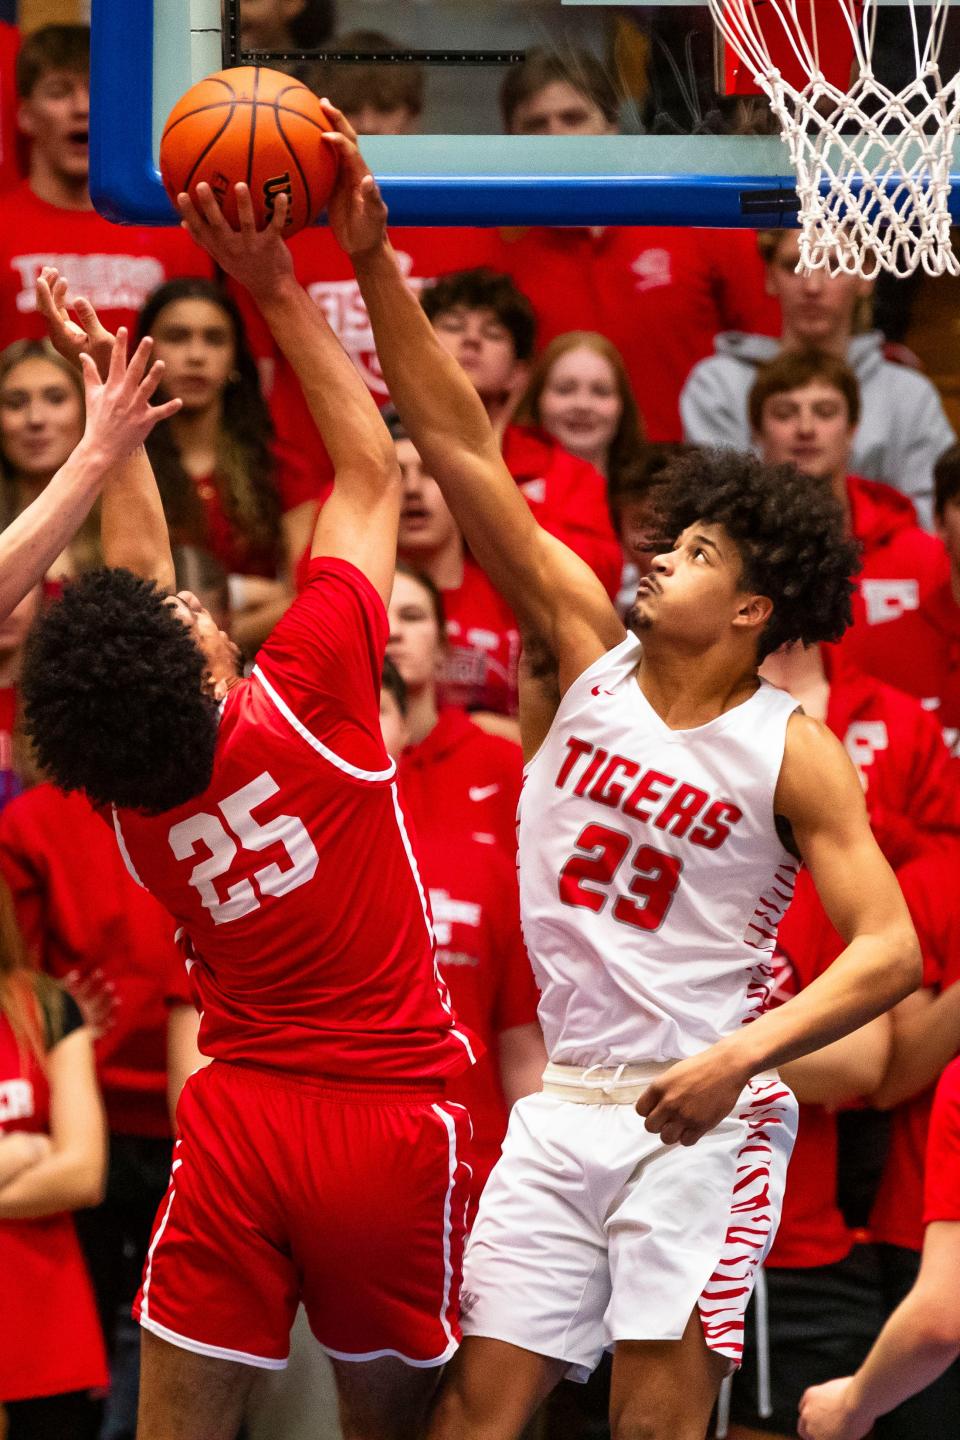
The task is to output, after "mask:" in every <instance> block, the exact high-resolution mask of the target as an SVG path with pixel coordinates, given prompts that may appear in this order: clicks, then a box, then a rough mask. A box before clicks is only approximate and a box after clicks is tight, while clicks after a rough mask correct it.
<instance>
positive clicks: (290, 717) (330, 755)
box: [251, 665, 397, 784]
mask: <svg viewBox="0 0 960 1440" xmlns="http://www.w3.org/2000/svg"><path fill="white" fill-rule="evenodd" d="M251 674H252V675H253V676H254V677H255V678H256V679H257V680H259V682H260V684H261V685H262V686H263V688H264V690H265V691H266V693H267V695H268V696H269V698H270V699H271V700H272V701H273V703H274V705H275V706H276V707H277V709H278V710H279V711H280V714H281V715H282V716H283V718H284V719H285V720H286V721H287V722H288V724H290V725H292V726H293V728H294V730H296V732H297V734H298V735H299V736H300V737H301V738H302V739H304V740H306V742H307V744H308V745H310V746H312V748H313V749H314V750H316V751H317V753H318V755H322V756H323V758H324V760H328V761H329V762H330V764H331V765H333V766H335V767H336V769H337V770H341V771H342V772H343V773H344V775H349V776H350V777H351V779H353V780H364V781H366V782H367V783H369V784H377V783H382V782H384V781H386V780H392V779H393V777H394V775H395V774H396V773H397V765H396V761H395V760H391V761H390V765H389V767H388V768H387V769H386V770H361V769H360V767H359V766H358V765H352V764H351V763H350V761H349V760H344V759H343V757H342V756H341V755H338V754H337V753H336V751H335V750H331V749H330V747H329V745H324V743H323V741H322V740H319V739H318V738H317V736H316V735H314V734H313V733H312V732H311V731H310V730H308V729H307V727H306V726H305V725H304V724H303V722H302V721H300V720H298V719H297V717H296V715H294V713H293V711H292V710H291V709H290V706H289V705H288V704H287V702H286V701H285V700H284V699H283V698H282V696H280V695H279V694H278V693H277V691H276V690H275V689H274V687H273V686H272V685H271V684H270V681H269V680H268V679H267V677H266V675H264V673H263V671H262V670H261V669H260V666H259V665H254V667H253V670H252V671H251Z"/></svg>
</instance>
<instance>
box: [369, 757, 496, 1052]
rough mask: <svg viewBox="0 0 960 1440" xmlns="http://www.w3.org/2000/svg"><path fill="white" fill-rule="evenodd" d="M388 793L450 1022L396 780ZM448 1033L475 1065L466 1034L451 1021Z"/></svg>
mask: <svg viewBox="0 0 960 1440" xmlns="http://www.w3.org/2000/svg"><path fill="white" fill-rule="evenodd" d="M390 795H391V797H392V799H393V813H394V815H395V816H396V820H397V829H398V830H399V831H400V839H401V840H402V841H403V849H404V853H405V854H406V857H407V863H408V864H409V866H410V870H411V873H412V875H413V881H414V884H415V885H416V887H417V894H418V895H419V897H420V907H421V909H422V910H423V923H424V925H426V927H427V935H428V936H429V938H430V948H431V950H432V951H433V978H434V980H435V981H436V985H437V995H438V997H439V1000H440V1004H441V1006H442V1008H443V1010H444V1011H445V1013H446V1014H447V1015H448V1016H449V1017H450V1020H451V1022H452V1021H453V1019H454V1014H453V1006H452V1005H451V1004H450V995H449V992H448V990H447V987H446V985H445V984H444V982H443V980H442V978H441V975H440V968H439V966H438V964H437V937H436V935H435V934H434V932H433V925H432V924H431V922H430V906H429V905H428V904H427V892H426V891H425V890H424V888H423V881H422V880H421V878H420V868H419V866H418V865H417V857H416V855H415V854H414V853H413V846H412V845H411V844H410V836H409V835H408V833H407V825H406V821H405V820H404V818H403V807H402V806H401V804H400V795H399V793H398V791H397V782H396V781H394V782H393V783H392V784H391V786H390ZM450 1034H451V1035H454V1036H455V1037H456V1038H457V1039H458V1040H459V1041H460V1044H461V1045H462V1046H463V1048H464V1049H465V1050H466V1052H467V1054H468V1055H469V1057H470V1064H471V1065H476V1063H477V1057H476V1055H474V1053H473V1046H472V1045H471V1044H470V1041H469V1040H468V1039H467V1037H466V1035H464V1034H463V1033H462V1032H461V1031H460V1030H458V1029H457V1028H456V1026H455V1025H454V1024H452V1023H451V1026H450Z"/></svg>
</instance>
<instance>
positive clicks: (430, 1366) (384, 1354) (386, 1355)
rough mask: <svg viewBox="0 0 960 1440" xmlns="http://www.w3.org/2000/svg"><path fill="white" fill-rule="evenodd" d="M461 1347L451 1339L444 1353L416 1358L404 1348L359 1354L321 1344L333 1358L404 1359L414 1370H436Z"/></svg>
mask: <svg viewBox="0 0 960 1440" xmlns="http://www.w3.org/2000/svg"><path fill="white" fill-rule="evenodd" d="M318 1343H319V1342H318ZM459 1348H460V1346H459V1341H457V1340H451V1341H450V1344H449V1345H448V1346H447V1348H446V1350H444V1351H443V1353H442V1354H440V1355H434V1356H433V1357H432V1358H431V1359H430V1360H414V1359H413V1357H412V1356H410V1355H404V1353H403V1351H402V1350H366V1351H364V1353H363V1354H359V1353H356V1352H354V1351H351V1350H331V1349H330V1346H329V1345H321V1346H320V1349H321V1350H322V1351H323V1353H324V1355H329V1356H330V1358H331V1360H346V1361H349V1362H352V1363H356V1364H358V1365H359V1364H362V1363H363V1362H364V1361H365V1360H402V1361H403V1363H404V1365H409V1366H410V1367H411V1369H413V1370H434V1369H436V1367H437V1366H438V1365H446V1363H447V1361H448V1360H449V1359H450V1358H451V1356H453V1355H455V1354H456V1353H457V1350H458V1349H459ZM284 1363H286V1362H284Z"/></svg>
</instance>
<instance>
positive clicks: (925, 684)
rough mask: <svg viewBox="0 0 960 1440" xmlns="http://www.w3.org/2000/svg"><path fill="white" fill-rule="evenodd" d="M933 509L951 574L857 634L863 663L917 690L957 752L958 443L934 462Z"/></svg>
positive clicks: (959, 705)
mask: <svg viewBox="0 0 960 1440" xmlns="http://www.w3.org/2000/svg"><path fill="white" fill-rule="evenodd" d="M933 478H934V487H935V488H934V515H935V520H936V527H937V534H938V535H939V536H940V538H941V540H942V541H943V543H944V545H945V546H946V550H947V557H948V559H949V563H950V574H949V577H948V578H947V579H945V580H944V581H943V583H942V584H941V585H939V586H937V588H936V589H934V590H930V591H928V592H927V593H926V594H925V595H924V597H923V598H922V599H921V600H920V603H919V604H918V605H917V607H916V609H915V610H908V611H906V612H905V614H903V615H901V616H900V618H899V619H897V620H894V621H893V623H892V624H890V625H885V626H883V627H882V628H873V629H871V630H868V631H866V632H864V633H863V634H862V635H861V636H860V650H859V659H860V663H861V664H862V665H863V668H864V669H865V670H867V671H869V673H870V674H871V675H877V676H879V678H880V679H881V680H886V681H887V683H888V684H890V685H896V686H897V688H898V689H900V690H905V691H906V692H907V694H908V695H916V697H917V699H918V700H921V701H922V702H923V707H924V709H925V710H929V711H931V712H932V713H933V714H934V715H935V716H936V718H937V720H938V721H939V722H940V724H941V726H942V727H943V737H944V739H945V740H946V742H947V745H948V747H949V749H950V750H951V752H952V753H953V754H955V755H956V754H958V753H960V445H953V446H951V447H950V449H949V450H948V451H947V452H946V453H945V454H944V455H941V457H940V459H939V460H938V461H937V463H936V465H935V466H934V471H933Z"/></svg>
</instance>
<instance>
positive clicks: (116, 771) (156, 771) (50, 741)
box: [21, 569, 218, 815]
mask: <svg viewBox="0 0 960 1440" xmlns="http://www.w3.org/2000/svg"><path fill="white" fill-rule="evenodd" d="M163 602H164V592H163V591H162V590H161V589H160V588H159V586H157V585H155V584H153V583H152V581H149V580H143V579H141V578H140V577H139V576H136V575H133V574H131V572H130V571H129V570H120V569H116V570H95V571H93V572H91V573H90V574H89V575H84V576H82V577H81V578H80V579H79V580H76V581H74V582H73V583H72V584H70V585H68V586H66V588H65V589H64V592H63V595H62V597H61V598H60V599H59V600H57V601H55V602H54V603H53V604H52V605H50V606H49V607H48V608H47V609H46V611H45V612H44V613H43V614H42V615H41V617H40V619H39V620H38V621H37V623H36V625H35V626H34V628H33V630H32V632H31V634H30V637H29V639H28V641H27V644H26V647H25V650H24V659H23V669H22V674H21V692H22V696H23V713H24V719H25V723H26V730H27V733H28V735H29V736H30V739H31V740H32V742H33V745H34V749H35V751H36V755H37V760H38V762H39V764H40V767H41V768H42V769H43V770H44V771H45V772H46V774H47V775H48V776H49V777H50V778H51V779H52V780H53V781H55V783H56V784H57V785H59V786H60V788H61V789H62V790H82V791H83V792H84V793H85V794H86V795H87V796H89V798H90V800H92V801H93V803H94V804H95V805H120V806H123V807H126V808H130V809H134V810H140V811H143V812H145V813H146V814H148V815H158V814H160V813H161V812H162V811H164V810H170V809H172V808H173V806H175V805H182V804H183V803H184V802H185V801H187V800H190V799H191V798H192V797H193V796H194V795H199V794H201V793H202V792H203V791H204V790H205V789H206V788H207V786H208V785H209V783H210V778H211V775H212V773H213V752H214V747H215V746H216V741H217V718H218V717H217V706H216V702H215V701H214V700H213V698H212V697H211V696H209V695H207V694H206V693H205V691H204V688H203V686H204V675H205V669H206V662H205V659H204V656H203V654H202V652H201V650H200V648H199V646H198V645H197V644H196V642H195V640H194V638H193V637H192V636H191V634H190V632H189V631H188V630H187V629H186V627H185V626H184V625H183V624H182V623H181V621H180V620H178V619H177V617H176V615H175V614H174V613H173V612H172V611H171V609H170V607H169V606H167V605H165V604H164V603H163Z"/></svg>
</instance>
